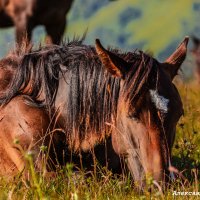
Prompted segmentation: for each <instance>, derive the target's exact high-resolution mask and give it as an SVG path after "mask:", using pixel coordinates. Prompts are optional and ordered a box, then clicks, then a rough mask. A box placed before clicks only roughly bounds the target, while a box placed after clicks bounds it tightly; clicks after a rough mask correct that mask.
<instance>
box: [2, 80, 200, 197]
mask: <svg viewBox="0 0 200 200" xmlns="http://www.w3.org/2000/svg"><path fill="white" fill-rule="evenodd" d="M178 88H179V91H180V93H181V97H182V99H183V104H184V109H185V115H184V116H183V117H182V118H181V120H180V122H179V124H178V126H177V135H176V141H175V145H174V148H173V165H175V166H176V167H177V168H178V169H179V173H180V174H181V176H184V178H183V179H177V180H176V181H175V182H173V183H171V187H170V188H169V189H168V190H167V191H166V192H165V193H164V194H161V193H159V192H158V190H157V189H154V191H153V192H150V191H149V190H148V188H149V187H151V186H152V185H153V183H152V179H151V178H149V179H148V180H147V187H146V188H145V190H144V192H143V193H142V194H138V193H136V192H135V191H134V189H133V185H132V181H131V178H130V176H128V175H127V176H126V177H125V176H121V177H116V176H114V175H113V174H112V173H111V172H110V171H108V170H107V169H105V168H100V167H98V170H97V174H93V173H92V174H91V175H90V176H88V175H87V174H86V172H83V171H79V172H73V171H72V165H69V164H68V165H66V166H65V167H64V168H62V169H59V168H58V169H57V171H56V172H55V173H54V174H52V176H44V174H45V173H36V172H35V171H34V169H33V163H32V159H31V155H27V156H25V158H26V160H27V162H28V166H29V167H28V171H29V176H27V177H28V178H27V177H26V179H25V178H24V177H23V176H20V175H19V176H17V177H15V178H14V179H13V180H6V179H4V178H1V179H0V199H2V200H3V199H20V200H21V199H57V200H58V199H69V200H80V199H81V200H82V199H86V200H87V199H88V200H90V199H98V200H105V199H109V200H111V199H116V200H117V199H150V198H151V199H173V197H174V196H173V195H172V194H173V192H174V191H177V192H180V191H181V192H184V191H185V192H189V191H200V186H199V183H198V182H199V181H200V179H199V173H200V171H199V169H200V122H199V120H200V89H199V85H198V84H197V83H191V84H187V85H186V84H183V83H178ZM183 198H184V196H176V199H183ZM186 198H187V199H197V196H187V197H186Z"/></svg>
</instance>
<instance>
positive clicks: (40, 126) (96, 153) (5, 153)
mask: <svg viewBox="0 0 200 200" xmlns="http://www.w3.org/2000/svg"><path fill="white" fill-rule="evenodd" d="M18 53H19V52H18ZM20 60H21V57H20V56H19V55H17V54H16V53H14V52H12V53H10V54H9V55H8V56H7V57H5V58H3V59H2V60H0V94H1V95H2V94H4V93H5V92H6V91H7V89H8V88H9V84H10V82H11V80H12V79H13V76H14V75H15V74H16V70H17V67H18V65H19V64H20ZM26 98H27V97H26V96H23V95H22V96H19V97H16V98H13V99H12V101H11V102H9V103H8V104H7V105H6V106H4V107H2V108H0V130H1V131H0V155H1V156H0V175H4V176H5V175H6V176H11V175H16V174H17V173H18V172H20V171H22V170H24V169H25V163H26V162H25V154H27V153H29V152H32V153H33V155H34V160H33V162H34V164H35V168H36V169H37V170H42V164H41V163H42V160H43V159H42V156H44V155H45V153H46V152H41V151H40V150H41V149H40V147H41V146H42V145H43V146H47V147H50V148H49V152H48V154H49V155H48V156H47V169H48V170H54V169H55V165H63V164H65V163H66V162H73V164H74V165H75V166H76V167H78V168H82V167H83V168H84V169H87V170H93V168H94V167H95V163H94V162H96V161H97V160H98V163H99V164H100V165H102V166H106V167H108V169H109V170H112V172H113V173H117V174H119V173H121V172H122V169H124V167H123V163H122V162H123V161H121V160H120V158H119V157H118V156H117V155H116V153H115V152H114V150H113V148H112V144H111V140H110V138H108V139H107V140H106V141H105V143H102V144H100V145H97V146H96V147H95V148H94V150H93V152H91V153H84V152H82V155H81V159H80V157H79V155H77V154H72V153H71V152H70V151H68V150H67V149H66V145H65V142H63V141H65V135H64V133H62V132H61V131H58V129H57V130H55V129H56V128H59V127H60V126H59V122H58V121H59V120H58V119H57V120H56V122H57V123H56V122H55V120H54V119H52V117H50V115H49V112H47V110H46V109H44V108H39V107H37V106H33V105H32V104H27V99H26ZM53 124H55V125H54V126H52V125H53ZM15 141H18V142H17V144H15V143H14V142H15ZM22 150H23V151H22ZM95 157H96V159H97V160H96V161H95V160H94V158H95ZM44 164H45V163H44Z"/></svg>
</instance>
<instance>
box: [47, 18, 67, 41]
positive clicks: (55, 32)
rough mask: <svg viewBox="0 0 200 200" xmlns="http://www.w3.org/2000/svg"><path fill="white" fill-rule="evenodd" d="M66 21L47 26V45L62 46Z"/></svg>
mask: <svg viewBox="0 0 200 200" xmlns="http://www.w3.org/2000/svg"><path fill="white" fill-rule="evenodd" d="M65 25H66V19H65V18H63V19H62V20H60V21H58V22H57V23H53V24H48V25H46V26H45V28H46V32H47V37H46V43H53V44H60V41H61V38H62V36H63V34H64V31H65Z"/></svg>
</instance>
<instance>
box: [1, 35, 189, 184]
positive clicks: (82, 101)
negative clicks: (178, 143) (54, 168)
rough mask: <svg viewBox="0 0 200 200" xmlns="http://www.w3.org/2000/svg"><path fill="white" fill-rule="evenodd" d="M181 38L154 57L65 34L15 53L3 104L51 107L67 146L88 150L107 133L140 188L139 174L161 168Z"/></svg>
mask: <svg viewBox="0 0 200 200" xmlns="http://www.w3.org/2000/svg"><path fill="white" fill-rule="evenodd" d="M187 44H188V38H187V37H186V38H185V39H184V41H183V42H182V43H181V44H180V45H179V47H178V48H177V49H176V51H175V52H174V53H173V54H172V55H171V56H169V58H167V59H166V61H165V62H163V63H160V62H158V61H157V60H156V59H155V58H153V57H151V56H149V55H147V54H145V53H144V52H141V51H139V52H135V51H133V52H126V53H123V52H121V51H119V50H116V49H108V50H107V49H105V48H104V47H103V46H102V44H101V43H100V41H99V40H96V47H95V48H94V47H93V46H88V45H84V44H82V41H73V42H69V43H67V44H63V45H62V46H56V45H52V46H47V47H42V48H41V49H39V50H35V51H32V52H30V53H25V54H22V55H21V56H18V63H19V64H18V65H17V67H16V68H15V70H16V71H15V73H14V78H13V80H12V81H11V83H10V84H8V86H7V89H6V90H5V91H4V92H3V93H1V94H0V103H1V104H2V105H6V104H7V103H8V102H9V101H11V100H12V98H14V97H16V96H19V95H26V96H27V97H28V98H27V101H28V102H29V103H32V104H36V106H44V107H46V108H50V109H56V110H58V111H59V115H60V121H59V123H60V124H61V125H62V128H63V129H64V131H65V134H66V145H67V147H68V149H69V150H70V151H73V152H80V151H84V152H87V151H90V150H91V149H92V148H93V147H94V146H95V145H96V144H98V143H101V142H103V141H104V140H105V139H106V138H107V137H111V140H112V145H113V148H114V150H115V152H116V153H117V154H118V155H119V156H120V157H125V159H126V160H127V167H128V169H129V170H130V172H131V174H132V176H133V178H134V180H135V181H137V182H138V184H139V186H140V187H142V186H143V183H144V180H145V175H148V174H150V175H152V177H153V179H154V181H156V182H159V183H161V182H163V181H164V180H166V179H165V178H166V176H167V175H169V170H168V168H169V166H170V165H171V149H172V145H173V143H174V138H175V131H176V124H177V122H178V120H179V118H180V117H181V115H182V114H183V105H182V101H181V98H180V96H179V93H178V90H177V89H176V87H175V85H174V84H173V82H172V81H173V79H174V77H175V76H176V75H177V72H178V70H179V68H180V66H181V64H182V62H183V61H184V59H185V57H186V53H187Z"/></svg>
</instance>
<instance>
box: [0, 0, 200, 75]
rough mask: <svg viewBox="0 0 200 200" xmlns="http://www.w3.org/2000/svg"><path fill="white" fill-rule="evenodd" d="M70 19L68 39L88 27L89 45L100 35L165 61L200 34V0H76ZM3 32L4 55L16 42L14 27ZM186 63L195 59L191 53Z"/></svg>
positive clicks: (39, 34) (38, 34)
mask: <svg viewBox="0 0 200 200" xmlns="http://www.w3.org/2000/svg"><path fill="white" fill-rule="evenodd" d="M67 18H68V26H67V28H66V32H65V37H67V38H68V37H69V38H73V36H74V35H76V36H81V35H82V34H83V33H84V32H85V31H86V30H88V33H87V37H86V43H87V44H94V40H95V38H100V39H101V41H102V43H103V44H104V46H112V47H119V48H122V49H124V50H131V49H136V48H137V49H141V50H144V51H146V50H148V51H150V52H152V53H153V54H154V56H155V57H157V58H158V59H159V60H161V61H162V60H164V59H165V58H166V57H167V56H168V55H170V53H172V51H173V50H174V49H175V48H176V46H177V45H178V43H179V42H181V40H182V39H183V38H184V36H186V35H196V36H197V37H198V36H199V37H200V0H116V1H109V0H74V3H73V6H72V9H71V11H70V13H69V14H68V16H67ZM0 34H1V35H0V44H1V45H2V47H3V48H1V51H0V56H3V55H5V54H6V53H7V52H8V51H9V49H11V48H12V46H13V44H14V29H13V28H11V29H1V31H0ZM33 41H34V42H36V43H38V42H40V41H44V29H43V28H42V27H38V28H37V29H36V30H35V31H34V39H33ZM189 46H190V47H191V42H190V45H189ZM186 62H192V59H190V55H189V59H188V61H186ZM188 73H190V70H188V71H187V69H186V74H188Z"/></svg>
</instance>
